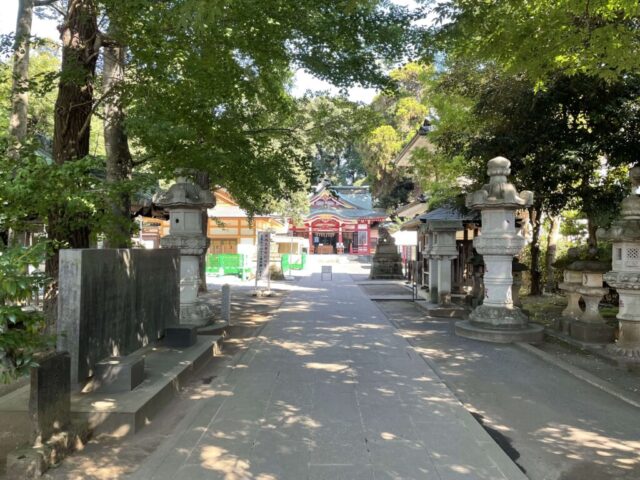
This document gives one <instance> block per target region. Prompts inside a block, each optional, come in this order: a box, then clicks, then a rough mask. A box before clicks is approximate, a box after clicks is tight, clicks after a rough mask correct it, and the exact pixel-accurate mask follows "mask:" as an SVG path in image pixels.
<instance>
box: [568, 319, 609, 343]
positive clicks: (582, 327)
mask: <svg viewBox="0 0 640 480" xmlns="http://www.w3.org/2000/svg"><path fill="white" fill-rule="evenodd" d="M614 330H615V329H614V328H613V327H610V326H609V325H606V324H604V323H587V322H581V321H580V320H574V321H573V322H571V330H570V335H571V337H573V338H575V339H576V340H580V341H581V342H588V343H609V342H613V339H614Z"/></svg>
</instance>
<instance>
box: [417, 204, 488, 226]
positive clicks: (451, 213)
mask: <svg viewBox="0 0 640 480" xmlns="http://www.w3.org/2000/svg"><path fill="white" fill-rule="evenodd" d="M418 218H419V219H420V221H421V222H423V223H425V222H434V221H435V222H437V221H449V220H460V221H463V222H465V221H466V222H473V221H479V220H480V215H479V212H467V211H465V210H460V209H459V208H454V207H440V208H436V209H435V210H431V211H430V212H427V213H424V214H422V215H420V216H419V217H418Z"/></svg>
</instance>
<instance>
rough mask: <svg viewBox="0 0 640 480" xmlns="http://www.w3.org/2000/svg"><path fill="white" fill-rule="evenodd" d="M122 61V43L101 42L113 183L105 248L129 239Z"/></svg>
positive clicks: (109, 171) (128, 164)
mask: <svg viewBox="0 0 640 480" xmlns="http://www.w3.org/2000/svg"><path fill="white" fill-rule="evenodd" d="M110 33H111V32H110ZM124 62H125V48H124V47H122V46H120V45H116V44H114V43H109V44H108V45H105V46H104V73H103V88H104V91H105V94H106V95H107V98H106V100H105V103H104V145H105V150H106V152H107V182H108V183H110V184H111V185H112V186H113V187H115V188H114V190H115V191H112V192H111V196H110V200H109V203H110V207H111V213H112V217H113V218H112V221H113V226H112V228H111V229H110V231H109V232H108V233H107V239H106V246H107V247H108V248H126V247H127V246H129V243H130V242H131V196H130V195H129V192H127V191H125V190H124V189H123V188H122V183H123V182H125V181H127V180H129V179H130V178H131V171H132V168H133V166H132V160H131V152H130V151H129V139H128V138H127V132H126V130H125V127H124V118H125V113H124V109H123V107H122V98H121V92H120V88H121V87H122V84H123V82H124Z"/></svg>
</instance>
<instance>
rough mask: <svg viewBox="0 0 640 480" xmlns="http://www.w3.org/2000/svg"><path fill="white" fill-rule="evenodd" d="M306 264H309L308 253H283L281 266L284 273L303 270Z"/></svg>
mask: <svg viewBox="0 0 640 480" xmlns="http://www.w3.org/2000/svg"><path fill="white" fill-rule="evenodd" d="M306 264H307V254H306V253H303V254H302V255H292V254H290V253H283V254H282V258H281V259H280V266H281V267H282V272H283V273H284V272H287V271H289V270H303V269H304V267H305V265H306Z"/></svg>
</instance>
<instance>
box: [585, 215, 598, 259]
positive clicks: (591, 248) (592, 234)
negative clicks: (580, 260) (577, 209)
mask: <svg viewBox="0 0 640 480" xmlns="http://www.w3.org/2000/svg"><path fill="white" fill-rule="evenodd" d="M597 230H598V225H596V223H595V222H594V221H593V219H591V218H590V217H588V218H587V232H588V234H589V236H588V237H587V247H588V252H589V257H593V258H595V257H596V256H597V255H598V236H597V234H596V231H597Z"/></svg>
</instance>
